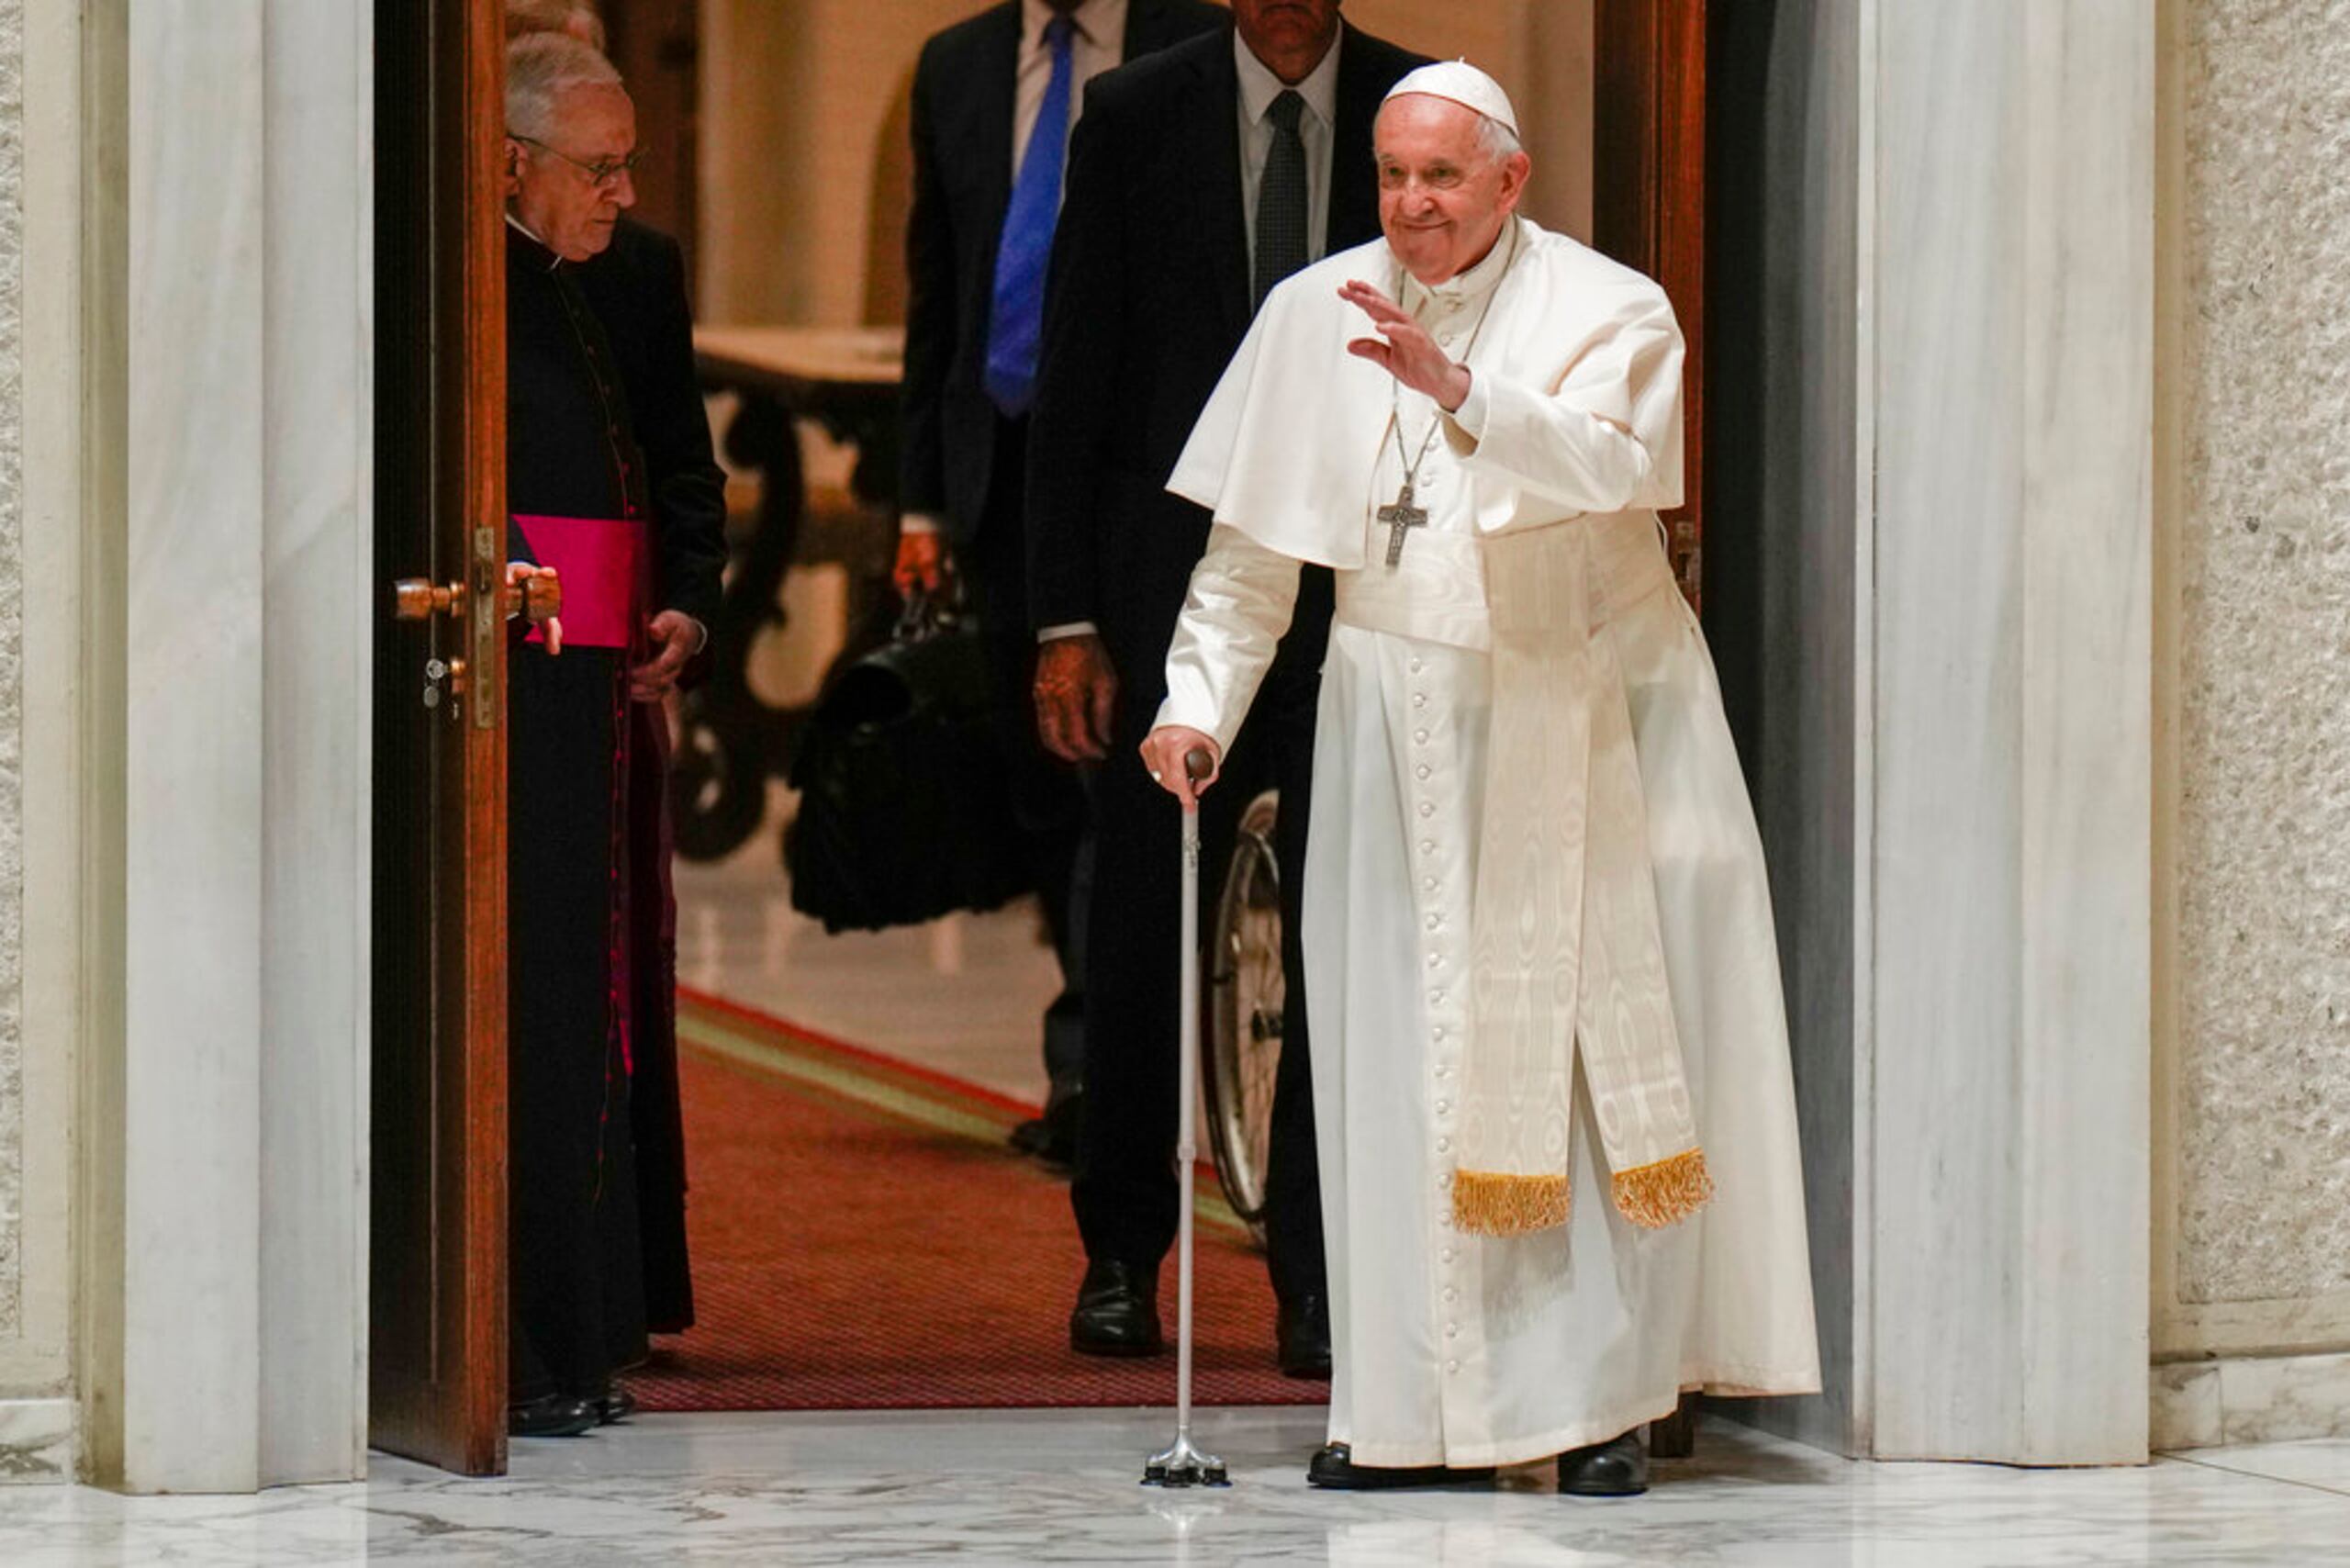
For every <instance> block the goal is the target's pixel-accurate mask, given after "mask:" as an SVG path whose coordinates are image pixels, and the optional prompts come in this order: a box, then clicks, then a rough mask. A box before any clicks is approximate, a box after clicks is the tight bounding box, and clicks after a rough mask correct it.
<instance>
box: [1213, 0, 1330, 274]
mask: <svg viewBox="0 0 2350 1568" xmlns="http://www.w3.org/2000/svg"><path fill="white" fill-rule="evenodd" d="M1345 43H1346V29H1345V28H1340V29H1339V31H1338V36H1337V38H1335V39H1331V40H1330V47H1329V49H1328V50H1325V51H1324V53H1323V55H1322V63H1321V64H1319V65H1316V66H1315V68H1314V69H1313V70H1312V71H1311V72H1309V73H1307V75H1306V78H1305V80H1304V81H1303V82H1300V83H1299V84H1297V89H1296V90H1297V95H1298V96H1299V97H1301V98H1304V100H1305V108H1306V112H1305V113H1304V114H1302V115H1300V116H1298V117H1297V134H1298V140H1301V141H1303V142H1304V143H1305V259H1306V260H1307V261H1308V262H1318V261H1320V260H1321V259H1322V258H1323V256H1325V255H1326V254H1327V253H1328V252H1329V248H1330V151H1331V148H1332V146H1333V145H1334V144H1335V143H1336V142H1337V129H1336V128H1337V122H1338V50H1340V49H1341V48H1343V47H1344V46H1345ZM1232 53H1233V58H1234V59H1235V60H1236V61H1237V62H1238V64H1239V67H1240V195H1241V203H1240V210H1241V211H1242V212H1244V213H1246V214H1248V267H1249V271H1250V273H1251V274H1252V275H1253V274H1254V273H1255V271H1256V266H1257V192H1258V191H1259V189H1260V188H1261V187H1262V186H1263V185H1264V183H1265V164H1266V162H1268V161H1269V160H1270V158H1271V157H1272V155H1273V122H1272V120H1271V119H1270V118H1269V116H1270V110H1271V109H1272V106H1273V100H1274V99H1275V98H1278V97H1280V96H1281V94H1282V92H1283V91H1284V90H1286V89H1287V88H1288V87H1289V84H1288V83H1286V82H1284V81H1282V80H1281V78H1280V77H1278V76H1276V75H1274V74H1273V73H1272V68H1271V67H1270V66H1269V65H1267V64H1266V63H1265V62H1263V61H1261V60H1259V59H1258V58H1257V57H1256V56H1255V55H1254V54H1252V53H1250V52H1249V50H1248V44H1247V43H1246V42H1244V41H1243V40H1242V39H1241V37H1240V35H1239V34H1238V33H1237V32H1235V33H1234V34H1233V35H1232Z"/></svg>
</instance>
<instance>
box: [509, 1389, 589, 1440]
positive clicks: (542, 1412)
mask: <svg viewBox="0 0 2350 1568" xmlns="http://www.w3.org/2000/svg"><path fill="white" fill-rule="evenodd" d="M596 1422H597V1408H596V1402H595V1401H594V1400H592V1399H574V1398H572V1397H571V1396H570V1395H569V1394H541V1395H539V1397H537V1398H536V1399H526V1400H524V1401H522V1403H521V1404H520V1405H509V1406H507V1407H506V1435H507V1436H509V1437H511V1438H576V1437H579V1436H581V1435H582V1434H584V1433H588V1432H592V1431H594V1430H595V1429H596Z"/></svg>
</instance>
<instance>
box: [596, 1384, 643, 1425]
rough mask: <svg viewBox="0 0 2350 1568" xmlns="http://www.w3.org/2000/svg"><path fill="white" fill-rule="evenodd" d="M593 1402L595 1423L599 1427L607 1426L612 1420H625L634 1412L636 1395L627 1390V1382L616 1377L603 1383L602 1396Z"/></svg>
mask: <svg viewBox="0 0 2350 1568" xmlns="http://www.w3.org/2000/svg"><path fill="white" fill-rule="evenodd" d="M594 1403H595V1406H596V1424H597V1425H598V1426H599V1427H609V1426H611V1425H612V1424H613V1423H614V1422H617V1421H625V1420H627V1419H628V1418H629V1417H631V1416H633V1415H635V1414H636V1395H635V1394H631V1393H630V1392H629V1391H628V1384H626V1383H622V1382H621V1380H620V1379H618V1378H614V1379H612V1381H611V1382H610V1383H606V1384H605V1385H604V1392H603V1395H602V1397H600V1398H599V1399H597V1400H596V1401H594Z"/></svg>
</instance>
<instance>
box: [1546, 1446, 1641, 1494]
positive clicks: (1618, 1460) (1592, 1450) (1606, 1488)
mask: <svg viewBox="0 0 2350 1568" xmlns="http://www.w3.org/2000/svg"><path fill="white" fill-rule="evenodd" d="M1648 1489H1649V1456H1648V1454H1647V1453H1646V1452H1644V1451H1643V1450H1641V1448H1640V1435H1639V1433H1638V1432H1626V1433H1625V1434H1624V1435H1623V1436H1622V1437H1620V1438H1611V1439H1608V1440H1607V1441H1606V1442H1604V1443H1593V1444H1592V1445H1591V1446H1590V1447H1588V1448H1580V1449H1569V1450H1567V1451H1566V1452H1564V1453H1562V1454H1561V1455H1560V1456H1559V1490H1560V1491H1561V1492H1562V1493H1564V1494H1565V1495H1568V1496H1570V1497H1637V1496H1639V1495H1640V1494H1641V1493H1643V1492H1645V1491H1647V1490H1648Z"/></svg>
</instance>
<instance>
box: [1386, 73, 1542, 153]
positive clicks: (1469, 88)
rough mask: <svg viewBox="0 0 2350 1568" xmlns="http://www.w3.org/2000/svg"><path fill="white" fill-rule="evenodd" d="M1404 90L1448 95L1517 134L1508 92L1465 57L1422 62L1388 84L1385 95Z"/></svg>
mask: <svg viewBox="0 0 2350 1568" xmlns="http://www.w3.org/2000/svg"><path fill="white" fill-rule="evenodd" d="M1406 93H1422V94H1426V95H1427V96H1429V97H1431V98H1448V99H1450V100H1451V101H1452V102H1453V103H1456V104H1460V105H1461V106H1464V107H1467V108H1472V109H1474V110H1476V111H1477V112H1478V113H1479V114H1481V115H1483V116H1484V117H1485V118H1487V119H1489V120H1494V121H1496V122H1498V123H1499V124H1502V125H1505V126H1507V127H1508V128H1509V133H1510V134H1511V135H1512V136H1516V135H1517V134H1518V129H1517V110H1516V109H1515V108H1514V107H1512V106H1511V105H1510V101H1509V95H1508V94H1507V93H1505V92H1503V91H1502V84H1500V83H1498V82H1496V81H1494V79H1493V78H1492V77H1490V76H1488V75H1486V74H1485V73H1483V72H1482V71H1480V70H1478V69H1477V68H1476V67H1475V66H1473V65H1472V64H1470V63H1469V62H1467V61H1465V60H1440V61H1438V62H1436V63H1435V64H1434V65H1423V66H1421V67H1420V68H1419V69H1418V70H1417V71H1415V72H1412V73H1410V74H1408V75H1406V76H1405V77H1404V79H1403V80H1402V81H1400V82H1398V83H1396V84H1395V85H1393V87H1390V88H1389V89H1388V90H1387V96H1388V98H1389V99H1393V98H1400V97H1402V96H1403V95H1404V94H1406Z"/></svg>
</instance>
